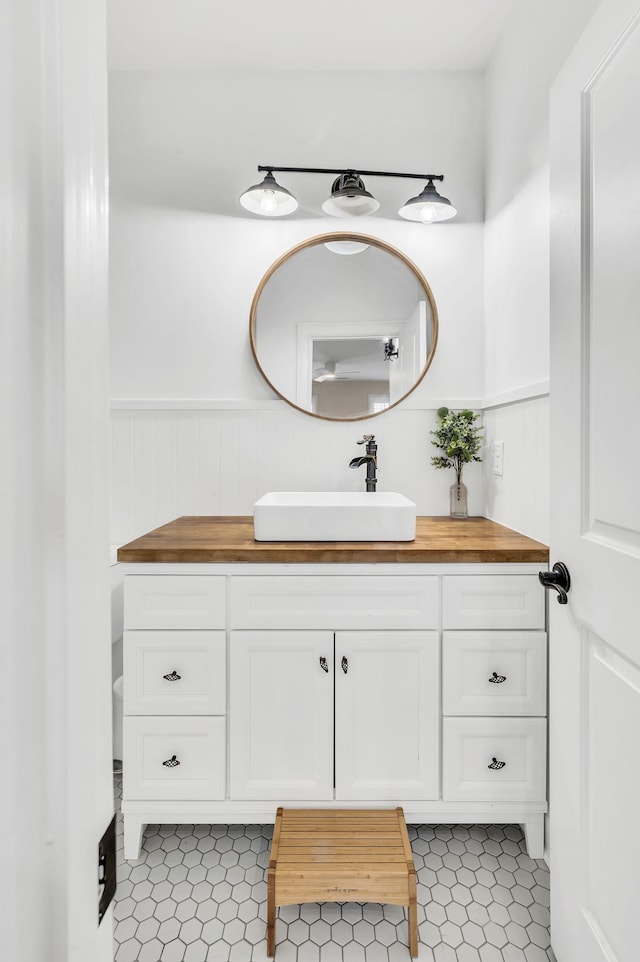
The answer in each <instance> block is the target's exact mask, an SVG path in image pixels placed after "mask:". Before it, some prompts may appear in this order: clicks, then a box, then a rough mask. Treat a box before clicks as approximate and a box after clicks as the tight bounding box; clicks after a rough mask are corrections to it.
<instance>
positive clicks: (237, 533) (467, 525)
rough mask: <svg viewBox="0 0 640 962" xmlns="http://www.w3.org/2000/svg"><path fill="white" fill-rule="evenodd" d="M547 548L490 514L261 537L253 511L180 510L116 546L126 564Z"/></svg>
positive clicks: (381, 557) (404, 557)
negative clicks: (412, 525) (347, 533)
mask: <svg viewBox="0 0 640 962" xmlns="http://www.w3.org/2000/svg"><path fill="white" fill-rule="evenodd" d="M548 559H549V549H548V547H547V546H546V545H544V544H541V543H540V542H539V541H533V540H532V539H531V538H527V537H525V536H524V535H522V534H518V532H517V531H512V530H511V529H510V528H505V527H504V526H503V525H501V524H496V523H495V522H494V521H489V520H488V519H487V518H466V519H465V520H453V519H451V518H448V517H439V516H438V517H419V518H418V519H417V525H416V540H415V541H403V542H400V541H318V542H305V541H291V542H286V541H256V540H255V539H254V537H253V517H251V516H248V517H241V516H231V517H187V516H185V517H182V518H177V519H176V520H175V521H171V522H169V524H164V525H162V527H161V528H156V529H155V530H154V531H150V532H149V533H148V534H145V535H142V537H141V538H136V540H135V541H131V542H129V544H125V545H123V546H122V547H121V548H120V549H119V550H118V561H120V562H127V563H149V562H153V563H157V564H160V563H163V564H175V563H176V562H178V563H179V562H184V563H190V564H193V563H194V562H195V563H197V562H201V563H216V562H219V563H227V564H229V563H234V562H241V563H245V562H247V563H253V564H255V563H260V562H262V563H264V564H305V563H314V564H327V563H342V564H345V563H347V564H349V563H351V564H389V563H399V564H451V563H458V564H459V563H469V564H477V563H478V562H480V563H482V562H485V563H487V564H496V563H502V562H516V563H520V562H536V561H541V562H546V561H548Z"/></svg>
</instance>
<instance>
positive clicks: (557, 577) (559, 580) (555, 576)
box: [538, 561, 571, 605]
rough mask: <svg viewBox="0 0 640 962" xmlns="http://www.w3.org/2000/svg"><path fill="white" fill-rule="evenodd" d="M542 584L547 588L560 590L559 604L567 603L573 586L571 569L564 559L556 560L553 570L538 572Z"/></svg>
mask: <svg viewBox="0 0 640 962" xmlns="http://www.w3.org/2000/svg"><path fill="white" fill-rule="evenodd" d="M538 578H539V579H540V584H541V585H544V587H545V588H554V589H555V590H556V591H557V592H558V604H559V605H566V603H567V593H568V591H569V589H570V587H571V576H570V575H569V569H568V568H567V566H566V564H564V562H562V561H556V563H555V564H554V566H553V568H552V569H551V571H540V572H538Z"/></svg>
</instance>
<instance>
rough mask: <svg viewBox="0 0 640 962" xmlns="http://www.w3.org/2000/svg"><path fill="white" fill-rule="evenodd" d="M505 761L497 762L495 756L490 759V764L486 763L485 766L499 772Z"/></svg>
mask: <svg viewBox="0 0 640 962" xmlns="http://www.w3.org/2000/svg"><path fill="white" fill-rule="evenodd" d="M506 764H507V763H506V762H499V761H498V759H497V758H492V759H491V764H490V765H487V768H491V769H493V771H494V772H499V771H500V769H501V768H504V766H505V765H506Z"/></svg>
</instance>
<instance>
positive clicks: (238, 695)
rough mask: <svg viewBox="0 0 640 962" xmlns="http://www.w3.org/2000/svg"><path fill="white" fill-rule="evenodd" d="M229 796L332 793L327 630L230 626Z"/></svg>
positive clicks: (279, 797) (315, 796)
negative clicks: (236, 627)
mask: <svg viewBox="0 0 640 962" xmlns="http://www.w3.org/2000/svg"><path fill="white" fill-rule="evenodd" d="M229 661H230V666H231V671H230V678H231V682H230V711H229V725H230V737H229V754H230V758H231V771H230V775H231V786H230V794H231V798H232V799H235V798H247V799H249V798H259V799H267V798H268V799H277V800H279V801H282V800H283V799H287V800H291V799H305V798H306V799H309V798H312V799H331V798H333V632H332V631H291V630H287V631H232V632H231V643H230V651H229Z"/></svg>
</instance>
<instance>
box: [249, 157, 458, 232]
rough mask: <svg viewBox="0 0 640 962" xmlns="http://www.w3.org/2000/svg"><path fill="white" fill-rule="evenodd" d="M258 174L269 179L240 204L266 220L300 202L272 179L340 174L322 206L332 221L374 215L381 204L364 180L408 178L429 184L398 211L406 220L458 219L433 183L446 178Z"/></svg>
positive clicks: (380, 173) (314, 170) (305, 170)
mask: <svg viewBox="0 0 640 962" xmlns="http://www.w3.org/2000/svg"><path fill="white" fill-rule="evenodd" d="M258 170H259V171H260V172H265V173H266V176H265V178H264V180H263V181H262V182H261V183H260V184H254V186H253V187H249V189H248V190H246V191H245V192H244V193H243V194H242V195H241V196H240V203H241V204H242V206H243V207H244V208H245V209H246V210H248V211H250V212H251V213H252V214H260V215H261V216H263V217H281V216H283V215H284V214H292V213H293V211H294V210H296V209H297V207H298V201H297V200H296V198H295V197H294V196H293V194H291V193H290V191H288V190H287V189H286V188H285V187H282V186H281V185H280V184H278V182H277V181H276V179H275V177H274V176H273V172H274V171H276V172H277V173H295V174H337V175H338V176H337V177H336V178H335V180H334V181H333V184H332V185H331V194H330V195H329V197H328V198H327V199H326V200H325V201H324V203H323V204H322V210H323V211H324V213H325V214H329V215H330V216H331V217H360V216H362V215H363V214H374V213H375V212H376V211H377V210H378V209H379V207H380V203H379V201H377V200H376V198H375V197H374V196H373V194H372V193H370V191H368V190H367V188H366V187H365V184H364V181H363V179H362V175H364V176H365V177H405V178H406V177H409V178H412V179H414V180H423V181H424V180H426V181H427V184H426V186H425V187H424V189H423V190H422V192H421V193H420V194H418V195H417V196H416V197H411V198H410V199H409V200H408V201H407V202H406V203H405V204H404V205H403V206H402V207H401V208H400V210H399V211H398V213H399V215H400V217H403V218H404V219H405V220H413V221H417V222H419V223H423V224H432V223H435V222H437V221H441V220H449V219H450V218H451V217H455V215H456V213H457V211H456V209H455V207H454V206H453V204H452V203H451V201H450V200H448V199H447V198H446V197H442V196H441V195H440V194H439V193H438V191H437V190H436V188H435V186H434V183H433V182H434V180H439V181H442V180H444V175H443V174H400V173H392V172H391V171H388V170H360V171H358V170H354V169H352V168H348V169H346V170H345V169H342V170H341V169H339V168H333V167H275V166H272V165H269V166H264V165H259V166H258Z"/></svg>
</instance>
